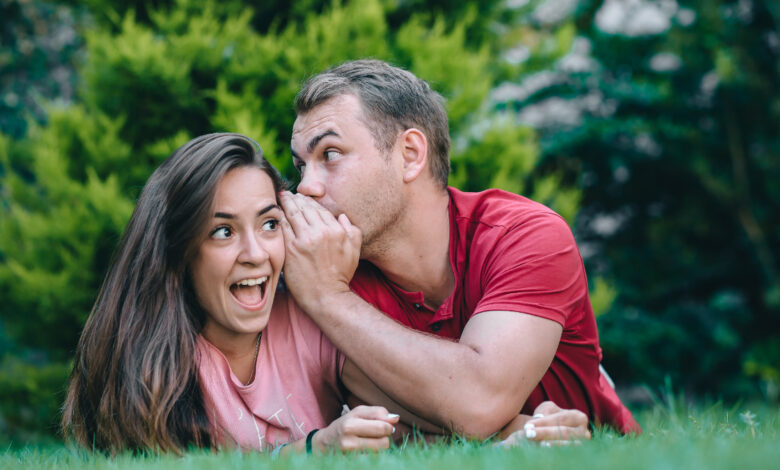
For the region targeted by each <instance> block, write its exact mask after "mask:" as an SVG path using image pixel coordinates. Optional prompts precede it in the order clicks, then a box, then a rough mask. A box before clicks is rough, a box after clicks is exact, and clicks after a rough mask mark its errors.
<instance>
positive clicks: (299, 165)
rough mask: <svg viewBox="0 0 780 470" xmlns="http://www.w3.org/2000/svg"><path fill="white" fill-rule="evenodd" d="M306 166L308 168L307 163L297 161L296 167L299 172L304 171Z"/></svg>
mask: <svg viewBox="0 0 780 470" xmlns="http://www.w3.org/2000/svg"><path fill="white" fill-rule="evenodd" d="M304 168H306V164H305V163H296V164H295V169H296V170H298V173H303V170H304Z"/></svg>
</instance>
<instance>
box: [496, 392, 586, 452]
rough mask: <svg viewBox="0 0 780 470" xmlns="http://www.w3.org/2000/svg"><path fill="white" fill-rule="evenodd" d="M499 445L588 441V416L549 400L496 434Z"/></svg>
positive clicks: (548, 444) (560, 443)
mask: <svg viewBox="0 0 780 470" xmlns="http://www.w3.org/2000/svg"><path fill="white" fill-rule="evenodd" d="M498 437H499V439H501V442H499V443H498V445H502V446H512V445H516V444H518V443H520V442H523V441H533V442H539V443H541V444H542V445H547V446H550V445H565V444H569V443H571V442H576V441H580V440H588V439H590V430H589V429H588V416H587V415H586V414H585V413H583V412H582V411H580V410H563V409H561V408H560V407H559V406H558V405H556V404H555V403H553V402H551V401H546V402H543V403H542V404H540V405H539V406H537V407H536V409H535V410H534V415H533V416H528V415H518V416H517V417H516V418H515V419H513V420H512V421H511V422H510V423H509V424H507V425H506V426H505V427H504V429H502V430H501V432H500V433H499V435H498Z"/></svg>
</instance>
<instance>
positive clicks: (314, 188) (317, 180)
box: [298, 167, 325, 199]
mask: <svg viewBox="0 0 780 470" xmlns="http://www.w3.org/2000/svg"><path fill="white" fill-rule="evenodd" d="M298 192H299V193H300V194H303V195H304V196H309V197H311V198H314V199H317V198H320V197H322V196H324V195H325V184H324V183H323V182H322V177H321V175H320V170H319V169H317V168H316V167H312V168H309V167H307V168H306V169H304V171H303V173H302V174H301V182H300V183H298Z"/></svg>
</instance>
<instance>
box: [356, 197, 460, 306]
mask: <svg viewBox="0 0 780 470" xmlns="http://www.w3.org/2000/svg"><path fill="white" fill-rule="evenodd" d="M409 200H410V201H411V203H410V204H409V206H407V210H406V211H405V213H404V219H405V221H404V222H403V223H401V224H399V225H400V226H402V227H404V230H403V233H399V234H398V235H397V236H395V237H393V239H392V240H387V241H386V245H385V247H384V249H383V250H381V252H380V253H377V254H376V256H370V257H368V258H367V260H368V261H370V262H371V263H373V264H374V265H375V266H376V267H377V268H379V269H380V270H381V271H382V273H383V274H384V275H385V277H387V279H388V280H390V281H391V282H393V283H394V284H396V285H397V286H399V287H400V288H401V289H404V290H406V291H409V292H418V291H419V292H422V293H423V296H424V297H425V304H426V305H427V306H428V307H430V308H432V309H434V310H435V309H436V308H438V307H439V306H440V305H441V304H442V303H443V302H444V301H445V300H446V299H447V297H449V296H450V294H451V293H452V290H453V288H454V286H455V281H454V275H453V272H452V266H451V265H450V255H449V245H450V243H449V242H450V216H449V210H448V208H449V202H450V199H449V193H448V192H447V191H441V190H439V191H437V192H435V193H428V194H425V195H414V196H413V197H411V198H410V199H409Z"/></svg>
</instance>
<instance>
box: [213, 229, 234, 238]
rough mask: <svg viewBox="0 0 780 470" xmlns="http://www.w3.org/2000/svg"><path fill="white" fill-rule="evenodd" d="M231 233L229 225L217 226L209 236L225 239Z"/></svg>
mask: <svg viewBox="0 0 780 470" xmlns="http://www.w3.org/2000/svg"><path fill="white" fill-rule="evenodd" d="M232 234H233V232H231V231H230V228H229V227H217V228H216V230H214V231H213V232H211V238H214V239H217V240H225V239H228V238H230V236H231V235H232Z"/></svg>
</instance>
